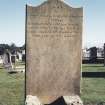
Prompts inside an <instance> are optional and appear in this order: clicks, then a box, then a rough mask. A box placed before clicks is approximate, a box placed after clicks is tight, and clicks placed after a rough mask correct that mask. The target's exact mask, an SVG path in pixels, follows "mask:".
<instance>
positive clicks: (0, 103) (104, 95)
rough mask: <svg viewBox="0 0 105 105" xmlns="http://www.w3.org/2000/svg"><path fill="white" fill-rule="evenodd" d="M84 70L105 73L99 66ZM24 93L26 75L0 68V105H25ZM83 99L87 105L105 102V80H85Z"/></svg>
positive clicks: (86, 67) (86, 66)
mask: <svg viewBox="0 0 105 105" xmlns="http://www.w3.org/2000/svg"><path fill="white" fill-rule="evenodd" d="M19 65H20V64H19ZM21 65H23V64H21ZM82 68H83V69H82V71H87V72H88V71H89V72H90V71H92V72H93V71H94V72H97V71H102V72H104V71H105V67H104V66H103V65H99V64H98V65H91V64H89V65H83V67H82ZM24 91H25V90H24V73H17V74H9V73H8V72H7V71H6V70H5V69H3V68H2V67H1V66H0V105H24ZM81 98H82V100H83V102H84V104H85V105H86V104H88V105H93V104H94V105H95V104H96V103H99V102H102V101H105V79H104V78H83V79H82V81H81Z"/></svg>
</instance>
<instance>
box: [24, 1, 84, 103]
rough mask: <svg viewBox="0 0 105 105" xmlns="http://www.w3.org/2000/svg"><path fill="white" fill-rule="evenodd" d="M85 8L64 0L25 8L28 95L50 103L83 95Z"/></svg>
mask: <svg viewBox="0 0 105 105" xmlns="http://www.w3.org/2000/svg"><path fill="white" fill-rule="evenodd" d="M82 18H83V9H82V8H72V7H70V6H69V5H67V4H66V3H64V2H63V1H62V0H47V1H45V2H44V3H43V4H41V5H40V6H37V7H32V6H27V7H26V95H27V96H28V95H32V96H37V97H38V98H39V100H40V101H41V102H42V103H43V104H49V103H52V102H53V101H55V100H56V99H57V98H59V97H61V96H65V95H66V96H72V95H80V78H81V45H82Z"/></svg>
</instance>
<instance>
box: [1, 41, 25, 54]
mask: <svg viewBox="0 0 105 105" xmlns="http://www.w3.org/2000/svg"><path fill="white" fill-rule="evenodd" d="M6 50H9V51H10V52H11V53H15V52H16V51H19V52H21V50H25V44H24V45H23V46H21V47H18V46H16V45H15V44H14V43H12V44H11V45H8V44H0V55H2V54H4V52H5V51H6Z"/></svg>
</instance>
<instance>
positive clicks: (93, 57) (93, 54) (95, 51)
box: [89, 47, 97, 63]
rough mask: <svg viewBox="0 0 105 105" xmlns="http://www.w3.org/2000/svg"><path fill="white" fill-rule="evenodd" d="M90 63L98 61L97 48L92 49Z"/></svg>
mask: <svg viewBox="0 0 105 105" xmlns="http://www.w3.org/2000/svg"><path fill="white" fill-rule="evenodd" d="M89 59H90V61H91V62H92V63H95V62H96V60H97V48H96V47H91V48H90V57H89Z"/></svg>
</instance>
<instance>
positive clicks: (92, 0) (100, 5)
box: [0, 0, 105, 47]
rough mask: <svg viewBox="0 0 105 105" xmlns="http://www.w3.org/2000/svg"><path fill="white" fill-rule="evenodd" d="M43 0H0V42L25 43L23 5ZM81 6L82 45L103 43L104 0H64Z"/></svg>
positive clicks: (104, 31) (36, 3)
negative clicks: (82, 14) (82, 15)
mask: <svg viewBox="0 0 105 105" xmlns="http://www.w3.org/2000/svg"><path fill="white" fill-rule="evenodd" d="M43 1H45V0H0V43H5V44H11V43H15V44H16V45H17V46H22V45H23V44H24V43H25V5H26V4H28V5H33V6H37V5H39V4H41V3H42V2H43ZM64 1H65V2H66V3H67V4H69V5H70V6H72V7H83V9H84V17H83V47H92V46H97V47H102V46H103V43H105V0H64Z"/></svg>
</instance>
